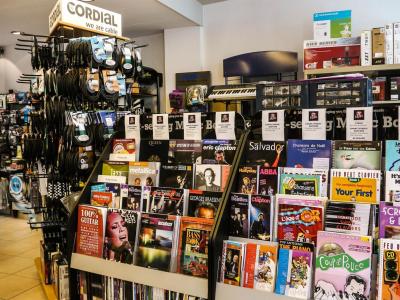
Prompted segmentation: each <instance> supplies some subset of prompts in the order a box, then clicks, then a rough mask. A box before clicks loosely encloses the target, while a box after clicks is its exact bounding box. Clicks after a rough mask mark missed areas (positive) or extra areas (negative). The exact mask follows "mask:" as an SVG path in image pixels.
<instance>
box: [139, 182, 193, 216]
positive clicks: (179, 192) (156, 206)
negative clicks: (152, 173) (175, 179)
mask: <svg viewBox="0 0 400 300" xmlns="http://www.w3.org/2000/svg"><path fill="white" fill-rule="evenodd" d="M142 209H143V211H144V212H149V213H157V214H166V215H177V216H183V215H185V214H186V211H187V199H186V193H185V190H184V189H174V188H163V187H150V188H149V189H148V190H147V191H144V192H143V205H142Z"/></svg>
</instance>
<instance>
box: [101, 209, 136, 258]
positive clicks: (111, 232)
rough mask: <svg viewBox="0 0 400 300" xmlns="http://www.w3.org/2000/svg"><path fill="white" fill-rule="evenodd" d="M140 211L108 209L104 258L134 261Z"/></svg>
mask: <svg viewBox="0 0 400 300" xmlns="http://www.w3.org/2000/svg"><path fill="white" fill-rule="evenodd" d="M139 219H140V213H139V212H136V211H133V210H125V209H113V208H111V209H108V211H107V221H106V233H105V238H104V245H105V247H104V258H105V259H108V260H113V261H117V262H122V263H126V264H132V263H133V256H134V253H135V251H136V245H137V232H138V228H139Z"/></svg>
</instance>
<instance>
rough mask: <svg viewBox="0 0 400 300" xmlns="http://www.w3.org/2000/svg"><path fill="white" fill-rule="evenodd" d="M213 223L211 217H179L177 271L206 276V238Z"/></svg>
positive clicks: (207, 238)
mask: <svg viewBox="0 0 400 300" xmlns="http://www.w3.org/2000/svg"><path fill="white" fill-rule="evenodd" d="M213 223H214V220H213V219H205V218H194V217H182V218H181V226H180V235H179V248H178V249H179V250H178V251H179V252H178V255H179V259H178V273H182V274H185V275H191V276H196V277H203V278H207V277H208V240H209V237H210V234H211V229H212V226H213Z"/></svg>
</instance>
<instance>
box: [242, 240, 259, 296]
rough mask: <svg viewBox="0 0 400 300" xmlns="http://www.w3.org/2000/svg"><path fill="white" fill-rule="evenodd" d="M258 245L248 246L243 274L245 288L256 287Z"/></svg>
mask: <svg viewBox="0 0 400 300" xmlns="http://www.w3.org/2000/svg"><path fill="white" fill-rule="evenodd" d="M256 257H257V244H247V245H246V259H245V265H244V272H243V287H247V288H251V289H252V288H253V287H254V268H255V265H256Z"/></svg>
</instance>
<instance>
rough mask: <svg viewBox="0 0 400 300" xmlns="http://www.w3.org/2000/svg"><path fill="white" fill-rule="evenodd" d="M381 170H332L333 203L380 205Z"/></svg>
mask: <svg viewBox="0 0 400 300" xmlns="http://www.w3.org/2000/svg"><path fill="white" fill-rule="evenodd" d="M380 179H381V171H379V170H358V169H352V170H345V169H331V193H330V199H331V200H332V201H342V202H358V203H370V204H378V203H379V201H380V194H381V193H380V186H381V183H380Z"/></svg>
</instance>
